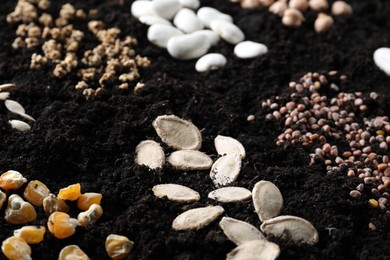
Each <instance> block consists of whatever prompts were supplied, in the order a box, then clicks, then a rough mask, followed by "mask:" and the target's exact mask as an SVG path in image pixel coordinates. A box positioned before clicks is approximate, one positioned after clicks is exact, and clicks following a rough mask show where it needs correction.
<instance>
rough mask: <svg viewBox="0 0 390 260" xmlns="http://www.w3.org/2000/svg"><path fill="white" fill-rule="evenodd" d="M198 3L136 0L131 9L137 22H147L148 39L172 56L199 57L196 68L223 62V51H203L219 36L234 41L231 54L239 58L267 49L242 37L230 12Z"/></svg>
mask: <svg viewBox="0 0 390 260" xmlns="http://www.w3.org/2000/svg"><path fill="white" fill-rule="evenodd" d="M199 6H200V2H199V0H152V1H142V0H138V1H135V2H134V3H133V4H132V6H131V13H132V15H133V16H134V17H136V18H137V19H138V20H139V21H140V22H142V23H144V24H147V25H150V27H149V29H148V34H147V37H148V40H149V41H150V42H151V43H153V44H155V45H156V46H158V47H161V48H164V49H167V50H168V53H169V54H170V55H171V56H172V57H173V58H175V59H178V60H192V59H198V58H199V60H198V61H197V63H196V65H195V69H196V70H197V71H198V72H205V71H210V70H215V69H219V68H222V67H224V66H225V65H226V62H227V60H226V57H225V56H224V55H222V54H220V53H210V54H206V53H207V52H208V50H209V49H210V48H211V47H212V46H215V45H217V43H218V42H219V40H220V38H221V39H223V40H224V41H226V42H227V43H229V44H234V45H236V46H235V48H234V54H235V55H236V56H237V57H238V58H242V59H249V58H254V57H257V56H260V55H263V54H265V53H267V52H268V48H267V46H265V45H264V44H261V43H256V42H252V41H244V38H245V35H244V33H243V32H242V30H241V29H240V28H239V27H238V26H236V25H235V24H234V23H233V18H232V17H231V16H230V15H228V14H225V13H222V12H220V11H218V10H217V9H215V8H212V7H201V8H199ZM198 8H199V10H198ZM196 10H197V12H196V13H195V11H196ZM171 21H172V22H173V25H172V22H171Z"/></svg>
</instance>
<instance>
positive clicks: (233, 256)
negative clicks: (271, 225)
mask: <svg viewBox="0 0 390 260" xmlns="http://www.w3.org/2000/svg"><path fill="white" fill-rule="evenodd" d="M279 254H280V248H279V246H278V245H277V244H275V243H272V242H268V241H267V240H252V241H247V242H245V243H242V244H241V245H239V246H238V247H236V248H235V249H233V250H232V251H230V253H229V254H227V256H226V260H246V259H251V260H274V259H276V258H277V257H278V256H279Z"/></svg>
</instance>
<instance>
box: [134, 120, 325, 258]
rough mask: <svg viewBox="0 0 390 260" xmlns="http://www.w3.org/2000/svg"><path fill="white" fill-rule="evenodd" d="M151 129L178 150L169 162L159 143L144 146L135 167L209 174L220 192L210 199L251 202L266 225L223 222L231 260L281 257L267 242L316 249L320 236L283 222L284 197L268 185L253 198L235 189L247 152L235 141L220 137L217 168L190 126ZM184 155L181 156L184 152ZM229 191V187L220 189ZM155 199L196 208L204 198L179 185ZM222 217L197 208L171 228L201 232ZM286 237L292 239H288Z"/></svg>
mask: <svg viewBox="0 0 390 260" xmlns="http://www.w3.org/2000/svg"><path fill="white" fill-rule="evenodd" d="M153 127H154V128H155V129H156V132H157V134H158V135H159V137H160V138H161V140H162V141H163V142H164V143H165V144H167V145H168V146H170V147H172V148H175V149H179V150H177V151H175V152H173V153H171V154H170V155H168V156H167V157H166V158H165V155H164V151H163V149H162V147H161V146H160V145H159V144H158V143H157V142H155V141H151V140H146V141H142V142H141V143H140V144H139V145H138V146H137V147H136V157H135V162H136V163H137V164H143V165H145V166H147V167H149V168H150V169H156V168H161V167H163V165H164V164H165V162H167V163H168V164H170V165H171V166H172V167H174V168H176V169H178V170H207V169H210V168H211V171H210V178H211V180H212V181H213V183H214V185H215V186H216V187H220V188H218V189H216V190H213V191H211V192H210V193H209V194H208V198H209V199H212V200H215V201H217V202H219V203H234V202H238V201H245V200H249V199H250V198H252V200H253V204H254V209H255V211H256V213H257V214H258V216H259V220H260V221H261V222H262V224H261V226H260V230H261V231H260V230H259V229H257V228H256V227H254V226H253V225H251V224H249V223H247V222H244V221H241V220H238V219H234V218H230V217H223V218H222V220H221V221H220V223H219V226H220V227H221V229H222V230H223V232H224V233H225V235H226V236H227V237H228V239H229V240H231V241H232V242H233V243H235V244H236V245H237V247H236V248H235V249H233V250H232V251H231V252H230V253H228V254H227V259H237V260H238V259H276V258H277V257H278V256H279V254H280V248H279V246H278V245H277V244H275V243H272V242H269V241H268V240H267V237H269V236H272V237H278V238H283V239H288V240H291V241H292V242H294V243H297V244H300V243H306V244H309V245H313V244H315V243H317V241H318V233H317V231H316V229H315V228H314V227H313V225H312V224H311V223H310V222H308V221H307V220H305V219H302V218H299V217H295V216H279V214H280V213H281V211H282V209H283V196H282V194H281V192H280V190H279V189H278V188H277V187H276V186H275V185H274V184H273V183H271V182H269V181H259V182H257V183H256V184H255V186H254V187H253V190H252V192H251V191H250V190H248V189H246V188H244V187H233V186H229V185H231V184H232V183H233V182H234V181H235V180H236V178H237V177H238V175H239V173H240V169H241V161H242V160H243V159H244V158H245V156H246V152H245V148H244V146H243V145H242V144H241V143H240V142H239V141H238V140H236V139H234V138H232V137H228V136H222V135H218V136H217V137H216V138H215V139H214V145H215V148H216V150H217V153H218V155H220V156H221V157H219V158H218V159H217V160H216V161H215V162H214V163H213V161H212V159H211V158H210V157H209V156H207V155H206V154H204V153H202V152H200V151H198V149H200V148H201V144H202V136H201V133H200V131H199V129H198V128H197V127H196V126H195V125H193V124H192V123H191V122H189V121H186V120H183V119H181V118H179V117H177V116H174V115H163V116H159V117H157V118H156V120H154V122H153ZM180 149H182V150H180ZM221 186H225V187H221ZM152 191H153V193H154V195H155V196H156V197H157V198H160V199H163V198H166V199H168V200H171V201H174V202H177V203H193V202H196V201H199V200H200V194H199V193H198V192H197V191H195V190H193V189H191V188H189V187H186V186H183V185H179V184H173V183H168V184H158V185H155V186H154V187H153V188H152ZM223 213H224V208H223V207H222V206H220V205H217V206H206V207H198V208H193V209H190V210H187V211H185V212H183V213H181V214H180V215H179V216H177V217H176V218H175V219H174V220H173V222H172V229H174V230H177V231H184V230H198V229H202V228H204V227H206V226H208V225H209V224H211V223H212V222H214V221H215V220H217V219H218V218H219V217H220V216H221V215H223ZM286 234H289V235H288V237H287V236H286Z"/></svg>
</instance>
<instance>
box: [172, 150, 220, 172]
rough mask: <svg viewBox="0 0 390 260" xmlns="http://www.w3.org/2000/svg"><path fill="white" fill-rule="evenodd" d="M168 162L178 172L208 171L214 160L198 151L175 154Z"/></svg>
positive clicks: (184, 151) (183, 151) (177, 152)
mask: <svg viewBox="0 0 390 260" xmlns="http://www.w3.org/2000/svg"><path fill="white" fill-rule="evenodd" d="M166 161H167V163H169V164H170V165H172V166H173V167H174V168H176V169H178V170H208V169H210V168H211V165H212V164H213V160H211V158H210V157H209V156H208V155H207V154H205V153H202V152H200V151H197V150H180V151H176V152H173V153H171V154H170V155H169V156H168V157H167V158H166Z"/></svg>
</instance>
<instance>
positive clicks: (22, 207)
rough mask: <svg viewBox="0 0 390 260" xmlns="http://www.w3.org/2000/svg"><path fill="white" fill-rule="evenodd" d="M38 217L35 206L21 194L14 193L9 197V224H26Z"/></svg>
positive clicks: (6, 217) (7, 215)
mask: <svg viewBox="0 0 390 260" xmlns="http://www.w3.org/2000/svg"><path fill="white" fill-rule="evenodd" d="M36 218H37V213H36V212H35V209H34V207H33V206H32V205H31V204H30V203H28V202H27V201H24V200H23V199H22V198H21V197H20V196H19V195H16V194H12V195H11V196H9V198H8V205H7V208H6V210H5V220H6V221H7V222H8V223H9V224H25V223H27V222H30V221H33V220H34V219H36Z"/></svg>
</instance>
